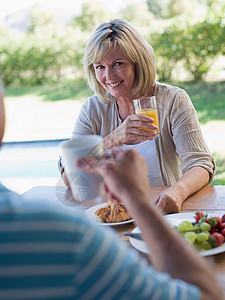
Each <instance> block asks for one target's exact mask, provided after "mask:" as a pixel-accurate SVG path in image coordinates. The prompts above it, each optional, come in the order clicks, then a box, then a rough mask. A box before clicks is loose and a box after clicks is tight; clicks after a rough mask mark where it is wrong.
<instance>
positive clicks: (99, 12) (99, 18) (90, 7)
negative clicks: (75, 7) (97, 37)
mask: <svg viewBox="0 0 225 300" xmlns="http://www.w3.org/2000/svg"><path fill="white" fill-rule="evenodd" d="M109 18H110V14H109V12H107V10H106V9H105V8H104V6H103V5H102V3H100V2H98V1H91V0H86V1H85V2H84V3H83V4H82V8H81V14H80V15H79V16H75V17H74V18H73V20H72V22H71V25H72V26H73V27H76V28H80V29H81V30H82V31H88V32H90V31H92V30H93V29H94V28H95V27H96V26H97V25H99V24H100V23H101V22H103V21H108V19H109Z"/></svg>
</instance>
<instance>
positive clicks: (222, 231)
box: [221, 228, 225, 236]
mask: <svg viewBox="0 0 225 300" xmlns="http://www.w3.org/2000/svg"><path fill="white" fill-rule="evenodd" d="M221 234H222V235H223V236H225V228H223V229H222V230H221Z"/></svg>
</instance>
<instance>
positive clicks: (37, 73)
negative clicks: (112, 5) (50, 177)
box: [0, 0, 225, 86]
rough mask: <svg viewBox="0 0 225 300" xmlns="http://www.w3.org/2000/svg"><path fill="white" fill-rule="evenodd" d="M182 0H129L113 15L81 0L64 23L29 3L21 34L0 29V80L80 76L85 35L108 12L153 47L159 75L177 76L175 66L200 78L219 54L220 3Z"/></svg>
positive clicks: (223, 21)
mask: <svg viewBox="0 0 225 300" xmlns="http://www.w3.org/2000/svg"><path fill="white" fill-rule="evenodd" d="M187 1H188V0H179V1H178V0H161V1H158V0H151V1H146V2H143V1H142V2H140V3H131V4H129V5H128V6H127V7H125V8H124V9H122V10H121V11H120V12H119V13H118V14H115V15H114V14H112V13H111V14H110V13H109V12H108V11H107V9H106V8H105V7H104V6H103V4H102V3H100V2H99V1H97V2H96V1H91V0H86V1H85V2H84V3H83V5H82V9H81V13H80V14H79V15H78V16H75V17H74V18H73V20H72V22H71V23H70V24H67V26H64V27H63V26H59V25H58V24H57V22H56V21H55V17H56V16H55V15H54V14H53V13H52V12H51V11H48V10H43V9H42V8H40V7H39V6H34V7H33V9H32V10H31V13H30V25H29V27H28V30H27V32H26V33H25V34H24V35H22V36H19V35H18V36H16V37H15V35H12V34H11V33H9V32H8V31H7V30H4V28H0V33H1V43H0V70H1V76H2V81H3V83H4V84H5V85H6V86H7V85H17V84H26V85H36V84H44V83H51V82H52V83H53V82H60V81H63V80H65V79H68V78H75V79H78V78H80V79H84V78H85V74H84V72H83V64H82V59H83V53H84V47H85V44H86V41H87V39H88V36H89V35H90V32H91V31H92V30H93V29H94V27H96V26H97V25H98V24H99V23H101V22H103V21H108V20H109V19H110V18H112V17H122V18H126V19H127V20H129V21H130V22H131V23H133V24H134V25H135V26H136V27H137V28H138V29H139V31H140V32H141V33H142V34H143V35H144V36H145V38H146V39H147V40H148V42H149V43H150V44H151V45H152V46H153V48H154V49H155V53H156V58H157V73H158V79H159V80H162V81H168V80H173V79H176V80H179V78H178V72H177V70H180V69H182V70H184V71H185V74H187V75H188V76H187V77H188V79H189V80H190V79H191V80H195V81H197V80H201V79H204V76H205V75H206V74H207V72H208V71H209V70H210V68H211V65H212V63H213V62H214V61H215V60H216V58H217V57H218V56H221V55H222V56H224V55H225V39H224V36H225V17H224V11H225V5H224V4H223V2H222V1H221V0H189V2H190V3H191V5H190V4H188V5H187ZM148 8H149V9H150V10H148ZM198 8H201V13H200V15H199V14H198V13H197V11H198ZM191 9H193V11H194V12H193V13H192V14H191V13H190V11H191ZM157 13H158V14H157Z"/></svg>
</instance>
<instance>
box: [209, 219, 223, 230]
mask: <svg viewBox="0 0 225 300" xmlns="http://www.w3.org/2000/svg"><path fill="white" fill-rule="evenodd" d="M209 224H210V225H211V226H212V228H216V229H218V230H220V227H221V224H222V219H221V218H220V217H212V218H211V219H209Z"/></svg>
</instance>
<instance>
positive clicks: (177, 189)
mask: <svg viewBox="0 0 225 300" xmlns="http://www.w3.org/2000/svg"><path fill="white" fill-rule="evenodd" d="M208 182H209V172H208V171H207V170H206V169H205V168H202V167H198V166H196V167H193V168H191V169H189V170H188V171H186V172H185V173H184V174H183V175H182V176H181V178H180V180H179V181H178V182H177V183H176V184H174V185H173V186H171V187H169V188H168V189H166V190H164V191H163V192H161V193H160V194H159V196H158V197H157V198H156V199H155V204H156V206H158V207H159V208H160V209H161V210H162V211H163V212H164V213H177V212H179V211H180V209H181V206H182V204H183V202H184V201H185V200H186V199H187V198H188V197H189V196H191V195H192V194H194V193H196V192H197V191H199V190H200V189H201V188H202V187H203V186H205V185H206V184H207V183H208Z"/></svg>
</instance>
